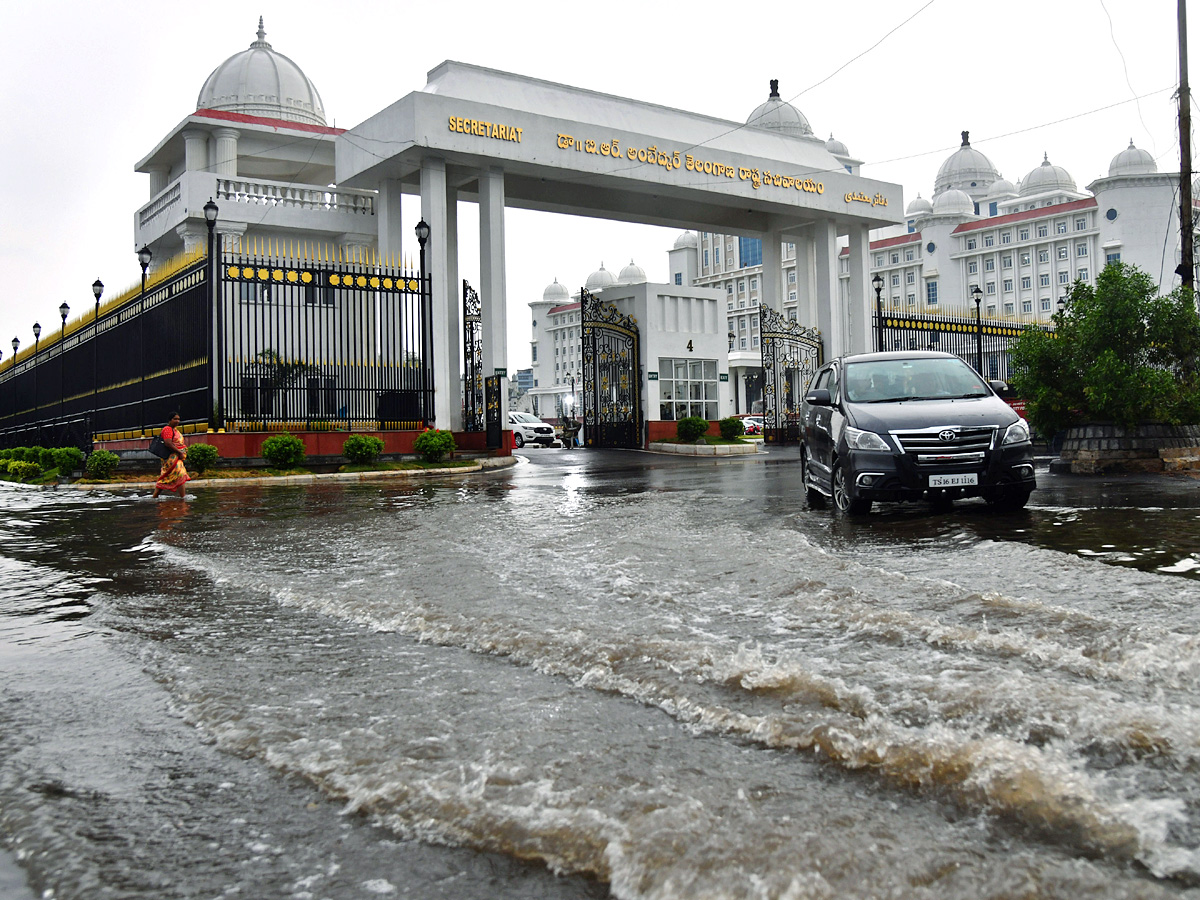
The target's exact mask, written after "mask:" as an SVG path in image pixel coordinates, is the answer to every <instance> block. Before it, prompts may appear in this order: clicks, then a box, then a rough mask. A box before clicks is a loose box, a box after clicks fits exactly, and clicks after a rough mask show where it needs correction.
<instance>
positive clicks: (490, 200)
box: [479, 167, 508, 423]
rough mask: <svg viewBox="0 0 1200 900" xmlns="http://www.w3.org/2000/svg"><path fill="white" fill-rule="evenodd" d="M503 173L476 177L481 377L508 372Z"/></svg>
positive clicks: (503, 397)
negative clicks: (481, 305) (481, 308)
mask: <svg viewBox="0 0 1200 900" xmlns="http://www.w3.org/2000/svg"><path fill="white" fill-rule="evenodd" d="M504 245H505V240H504V172H503V171H502V170H501V169H499V168H496V167H492V168H490V169H488V170H487V171H486V172H481V173H480V175H479V297H480V300H481V301H482V304H483V373H484V375H488V376H490V375H495V374H496V370H497V369H504V370H505V371H506V372H507V369H508V302H507V295H506V294H505V283H506V279H505V264H504V254H505V246H504ZM507 407H508V376H507V375H506V376H505V377H504V378H502V379H500V421H501V422H504V423H506V422H507V421H508V414H507V413H508V409H507Z"/></svg>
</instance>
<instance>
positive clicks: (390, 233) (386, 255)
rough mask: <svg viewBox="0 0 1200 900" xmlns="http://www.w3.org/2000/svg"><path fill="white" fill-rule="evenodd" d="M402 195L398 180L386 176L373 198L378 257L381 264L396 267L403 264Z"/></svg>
mask: <svg viewBox="0 0 1200 900" xmlns="http://www.w3.org/2000/svg"><path fill="white" fill-rule="evenodd" d="M402 196H403V192H402V191H401V190H400V182H399V181H396V180H395V179H392V178H387V179H385V180H384V181H383V182H381V183H380V185H379V196H378V197H376V198H375V220H376V221H377V222H378V223H379V259H380V262H381V263H382V264H383V265H385V266H395V267H397V268H400V267H402V266H403V264H404V258H403V255H402V252H403V248H404V246H405V240H404V229H403V225H404V220H403V217H402V216H401V214H400V198H401V197H402Z"/></svg>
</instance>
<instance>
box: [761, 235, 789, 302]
mask: <svg viewBox="0 0 1200 900" xmlns="http://www.w3.org/2000/svg"><path fill="white" fill-rule="evenodd" d="M782 284H783V235H782V234H781V233H780V232H778V231H768V232H767V233H766V234H765V235H763V242H762V290H761V291H760V292H759V295H758V296H759V303H761V304H762V305H763V306H769V307H770V308H771V309H773V310H775V312H778V313H781V312H783V296H784V295H783V292H782Z"/></svg>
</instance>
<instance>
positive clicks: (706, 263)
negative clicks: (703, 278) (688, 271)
mask: <svg viewBox="0 0 1200 900" xmlns="http://www.w3.org/2000/svg"><path fill="white" fill-rule="evenodd" d="M704 268H706V269H707V268H708V248H707V247H705V248H704Z"/></svg>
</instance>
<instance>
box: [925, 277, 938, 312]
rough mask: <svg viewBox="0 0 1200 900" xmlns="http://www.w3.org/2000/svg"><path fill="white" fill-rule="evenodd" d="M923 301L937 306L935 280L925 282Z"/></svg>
mask: <svg viewBox="0 0 1200 900" xmlns="http://www.w3.org/2000/svg"><path fill="white" fill-rule="evenodd" d="M925 303H926V304H927V305H929V306H937V282H936V281H927V282H925Z"/></svg>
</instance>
